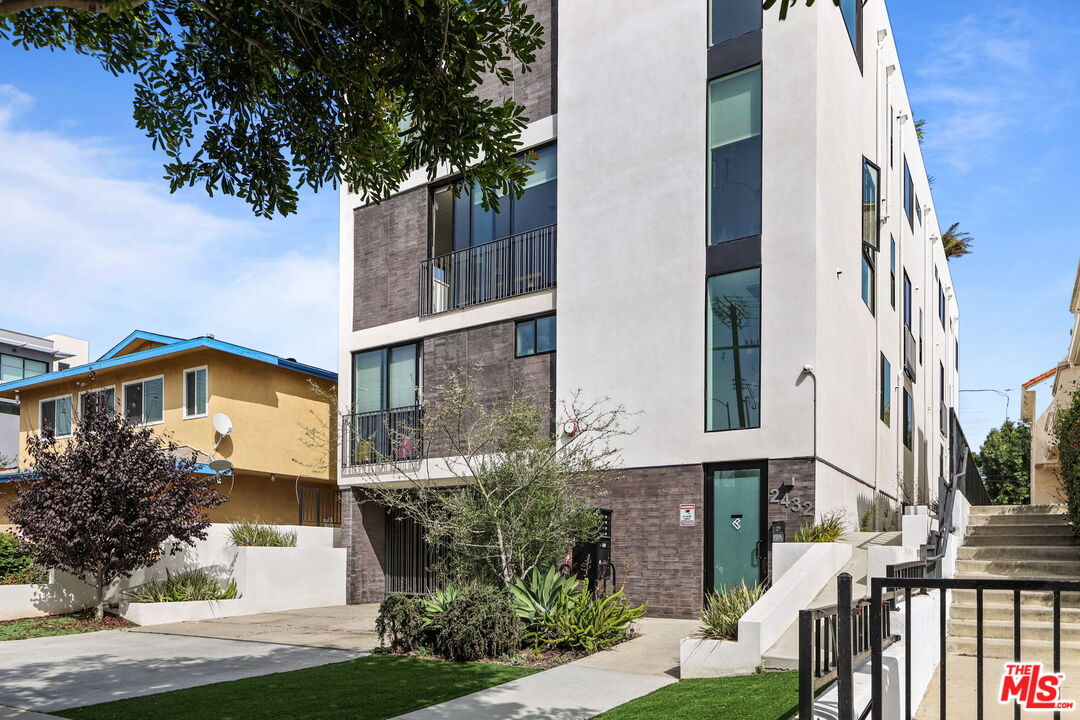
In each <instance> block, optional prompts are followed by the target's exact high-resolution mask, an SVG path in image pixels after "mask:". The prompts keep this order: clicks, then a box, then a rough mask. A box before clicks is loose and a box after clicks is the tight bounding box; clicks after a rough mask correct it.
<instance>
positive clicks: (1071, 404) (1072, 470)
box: [1051, 385, 1080, 535]
mask: <svg viewBox="0 0 1080 720" xmlns="http://www.w3.org/2000/svg"><path fill="white" fill-rule="evenodd" d="M1064 392H1065V393H1066V394H1065V396H1064V397H1063V398H1062V399H1061V400H1060V401H1059V402H1058V408H1057V414H1056V415H1055V420H1054V425H1053V427H1052V428H1051V432H1052V434H1053V440H1054V447H1056V449H1057V453H1058V478H1059V479H1060V480H1061V495H1062V498H1061V499H1062V500H1064V501H1065V514H1066V515H1067V516H1068V518H1069V522H1070V523H1071V524H1072V528H1073V532H1074V533H1076V534H1077V535H1080V389H1078V388H1077V387H1076V386H1075V385H1073V386H1072V387H1071V388H1069V389H1068V390H1065V391H1064Z"/></svg>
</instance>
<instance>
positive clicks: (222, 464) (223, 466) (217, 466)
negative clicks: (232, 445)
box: [207, 460, 233, 473]
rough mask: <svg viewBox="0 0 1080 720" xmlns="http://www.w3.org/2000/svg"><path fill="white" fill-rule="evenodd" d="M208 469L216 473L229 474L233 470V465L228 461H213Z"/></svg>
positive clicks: (208, 465)
mask: <svg viewBox="0 0 1080 720" xmlns="http://www.w3.org/2000/svg"><path fill="white" fill-rule="evenodd" d="M207 467H209V468H210V469H211V470H213V471H214V472H216V473H224V472H229V471H230V470H232V468H233V464H232V463H231V462H229V461H228V460H211V461H210V462H209V463H208V464H207Z"/></svg>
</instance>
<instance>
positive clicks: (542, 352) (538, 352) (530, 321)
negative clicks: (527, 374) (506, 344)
mask: <svg viewBox="0 0 1080 720" xmlns="http://www.w3.org/2000/svg"><path fill="white" fill-rule="evenodd" d="M555 317H557V313H544V314H543V315H534V316H532V317H527V318H522V319H520V320H518V321H516V322H515V323H514V359H515V360H516V359H518V358H527V357H536V356H537V355H551V354H552V353H554V352H555V351H557V350H558V349H559V321H558V320H556V321H555V346H554V347H553V348H551V349H550V350H537V349H536V338H537V333H536V323H537V321H538V320H544V319H546V318H555ZM525 324H531V325H532V326H533V352H531V353H524V354H523V353H521V349H520V348H519V347H518V327H520V326H521V325H525Z"/></svg>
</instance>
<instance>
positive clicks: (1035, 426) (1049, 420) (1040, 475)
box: [1021, 265, 1080, 505]
mask: <svg viewBox="0 0 1080 720" xmlns="http://www.w3.org/2000/svg"><path fill="white" fill-rule="evenodd" d="M1069 311H1070V312H1071V313H1073V315H1074V316H1075V318H1074V321H1073V329H1072V332H1071V333H1070V337H1069V351H1068V353H1067V354H1066V355H1065V359H1064V360H1062V361H1061V362H1060V363H1059V364H1058V366H1057V367H1056V368H1054V369H1053V370H1050V371H1048V372H1045V373H1043V374H1042V375H1039V376H1038V377H1036V378H1033V379H1031V380H1029V381H1028V382H1026V383H1024V386H1023V387H1024V411H1025V413H1026V414H1023V415H1022V416H1021V419H1022V420H1024V421H1025V422H1032V420H1033V416H1034V414H1035V410H1034V409H1035V390H1034V387H1035V386H1036V385H1038V384H1039V383H1041V382H1043V381H1045V380H1049V379H1051V378H1053V381H1054V387H1053V398H1052V399H1051V400H1050V405H1049V406H1048V407H1047V408H1046V410H1044V411H1043V413H1042V414H1041V415H1039V417H1038V419H1037V420H1035V421H1034V422H1033V423H1032V425H1031V503H1032V504H1033V505H1042V504H1046V503H1059V502H1064V498H1063V497H1062V494H1061V481H1060V479H1059V477H1058V457H1057V446H1056V445H1055V443H1054V438H1053V432H1052V431H1053V427H1054V421H1055V420H1056V419H1057V412H1058V408H1059V407H1060V406H1062V405H1064V404H1065V403H1067V402H1068V401H1069V398H1070V396H1071V395H1072V393H1073V392H1074V391H1075V390H1078V389H1080V265H1078V266H1077V270H1076V282H1075V283H1074V284H1073V292H1072V300H1071V301H1070V304H1069Z"/></svg>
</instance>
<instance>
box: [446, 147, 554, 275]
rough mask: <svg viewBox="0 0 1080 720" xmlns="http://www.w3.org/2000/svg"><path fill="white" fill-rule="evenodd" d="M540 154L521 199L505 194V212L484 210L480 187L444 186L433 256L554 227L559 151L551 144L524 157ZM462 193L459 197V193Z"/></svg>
mask: <svg viewBox="0 0 1080 720" xmlns="http://www.w3.org/2000/svg"><path fill="white" fill-rule="evenodd" d="M534 155H535V160H536V162H535V163H534V164H533V166H532V174H530V175H529V178H528V179H527V180H526V181H525V189H524V192H523V194H522V195H521V197H513V196H507V195H503V196H502V197H500V198H499V209H498V210H497V211H496V210H495V209H494V208H491V209H487V210H485V209H484V206H483V203H482V196H481V193H480V190H479V188H478V187H476V186H473V187H469V188H460V187H459V186H458V185H453V184H452V185H444V186H442V187H440V188H437V189H436V190H435V191H434V192H433V193H432V210H431V213H432V219H431V226H432V236H433V237H432V249H431V252H432V256H433V257H437V256H439V255H445V254H447V253H450V252H453V251H455V250H464V249H465V248H469V247H474V246H476V245H483V244H484V243H489V242H492V241H494V240H499V239H501V238H504V237H508V236H510V235H517V234H519V233H523V232H528V231H529V230H536V229H537V228H541V227H546V226H548V225H554V224H555V223H556V222H557V217H556V210H557V206H556V190H557V182H558V181H557V174H558V173H557V162H556V158H557V155H556V146H555V145H547V146H545V147H542V148H538V149H536V150H533V151H530V152H529V153H526V154H525V155H522V162H524V161H525V159H526V158H531V157H533V156H534ZM455 190H457V194H455Z"/></svg>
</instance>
